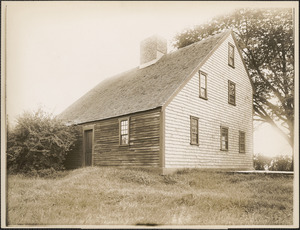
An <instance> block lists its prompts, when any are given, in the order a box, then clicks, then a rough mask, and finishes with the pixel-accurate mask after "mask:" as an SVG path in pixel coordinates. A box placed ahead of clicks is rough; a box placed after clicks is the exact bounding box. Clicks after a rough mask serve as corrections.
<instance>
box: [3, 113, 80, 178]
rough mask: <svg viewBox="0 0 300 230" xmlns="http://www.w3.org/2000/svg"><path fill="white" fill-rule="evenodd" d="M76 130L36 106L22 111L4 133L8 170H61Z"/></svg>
mask: <svg viewBox="0 0 300 230" xmlns="http://www.w3.org/2000/svg"><path fill="white" fill-rule="evenodd" d="M75 136H76V130H75V129H74V127H68V126H66V125H64V124H63V122H62V121H60V120H58V119H56V118H55V117H53V116H52V115H51V114H48V113H46V112H44V111H43V110H42V109H38V110H37V111H36V112H33V113H30V112H25V113H24V114H23V115H22V116H20V117H19V118H18V119H17V124H16V126H15V127H14V128H13V129H12V130H8V135H7V167H8V171H9V172H29V171H36V170H41V169H49V170H62V169H64V165H63V162H64V160H65V157H66V154H67V152H68V151H70V150H71V148H72V146H73V145H74V142H75Z"/></svg>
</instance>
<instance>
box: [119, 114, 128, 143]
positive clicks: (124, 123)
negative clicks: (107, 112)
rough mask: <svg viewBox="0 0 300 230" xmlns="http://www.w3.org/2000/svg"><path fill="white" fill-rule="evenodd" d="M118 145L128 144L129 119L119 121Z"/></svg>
mask: <svg viewBox="0 0 300 230" xmlns="http://www.w3.org/2000/svg"><path fill="white" fill-rule="evenodd" d="M119 127H120V145H128V144H129V118H124V119H121V120H120V123H119Z"/></svg>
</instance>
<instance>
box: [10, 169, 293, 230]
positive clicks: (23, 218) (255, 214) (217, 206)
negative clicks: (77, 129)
mask: <svg viewBox="0 0 300 230" xmlns="http://www.w3.org/2000/svg"><path fill="white" fill-rule="evenodd" d="M7 192H8V194H7V212H8V213H7V221H8V224H9V225H24V224H26V225H57V224H59V225H69V224H72V225H110V224H113V225H120V224H121V225H292V224H293V177H291V176H282V175H280V176H278V175H277V176H271V175H253V174H232V173H225V172H217V171H203V170H196V169H192V170H182V171H178V172H177V173H175V174H172V175H165V176H162V175H159V174H158V173H157V172H154V171H151V170H147V169H118V168H100V167H89V168H82V169H77V170H73V171H68V172H65V173H64V174H63V175H61V176H58V177H57V178H55V179H53V178H48V179H47V178H29V177H25V176H22V175H10V176H8V190H7Z"/></svg>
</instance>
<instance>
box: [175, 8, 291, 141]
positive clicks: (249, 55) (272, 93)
mask: <svg viewBox="0 0 300 230" xmlns="http://www.w3.org/2000/svg"><path fill="white" fill-rule="evenodd" d="M225 29H231V30H232V31H233V32H234V34H235V35H236V36H235V37H236V39H237V42H238V45H239V47H240V49H241V51H242V56H243V59H244V60H245V63H246V66H247V69H248V71H249V75H250V78H251V79H250V80H251V81H252V83H253V86H254V90H255V93H254V95H253V108H254V112H255V114H254V115H255V120H258V121H262V122H268V123H270V124H271V125H272V126H274V127H275V128H276V129H277V130H278V131H279V133H280V134H281V135H282V136H283V137H284V138H285V139H286V140H287V141H288V143H289V144H290V145H291V146H292V147H293V144H294V33H293V30H294V27H293V12H292V9H239V10H236V11H235V12H234V13H232V14H229V15H225V16H221V17H217V18H214V19H212V20H211V21H210V22H208V23H205V24H203V25H199V26H195V27H194V28H192V29H187V30H185V31H183V32H182V33H180V34H177V35H176V36H175V38H174V47H176V48H181V47H184V46H187V45H189V44H192V43H194V42H196V41H200V40H202V39H204V38H206V37H208V36H210V35H214V34H217V33H219V32H221V31H224V30H225Z"/></svg>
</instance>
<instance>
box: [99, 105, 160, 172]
mask: <svg viewBox="0 0 300 230" xmlns="http://www.w3.org/2000/svg"><path fill="white" fill-rule="evenodd" d="M126 117H129V118H130V122H129V130H130V131H129V132H130V133H129V138H130V139H129V146H120V145H119V119H120V118H122V117H118V118H111V119H107V120H102V121H98V122H95V123H93V124H94V138H95V139H94V152H93V165H95V166H159V151H160V138H159V137H160V109H155V110H151V111H147V112H143V113H136V114H132V115H130V114H129V115H126Z"/></svg>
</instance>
